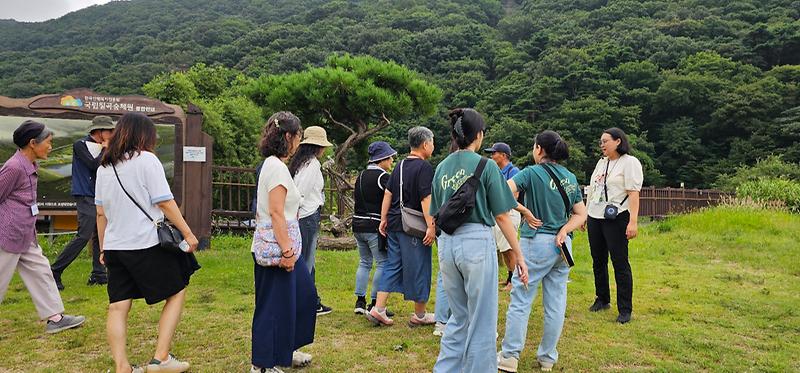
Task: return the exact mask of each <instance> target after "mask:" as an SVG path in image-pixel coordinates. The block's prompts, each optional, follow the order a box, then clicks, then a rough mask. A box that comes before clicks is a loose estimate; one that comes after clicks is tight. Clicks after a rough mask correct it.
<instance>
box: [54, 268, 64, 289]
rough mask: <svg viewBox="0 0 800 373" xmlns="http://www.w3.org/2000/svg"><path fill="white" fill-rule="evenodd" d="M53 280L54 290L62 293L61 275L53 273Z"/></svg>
mask: <svg viewBox="0 0 800 373" xmlns="http://www.w3.org/2000/svg"><path fill="white" fill-rule="evenodd" d="M53 279H54V280H56V289H58V291H64V284H63V283H61V274H60V273H55V272H53Z"/></svg>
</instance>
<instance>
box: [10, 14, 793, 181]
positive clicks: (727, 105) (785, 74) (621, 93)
mask: <svg viewBox="0 0 800 373" xmlns="http://www.w3.org/2000/svg"><path fill="white" fill-rule="evenodd" d="M0 18H2V13H1V12H0ZM337 52H338V53H341V52H349V53H351V54H356V55H358V54H368V55H372V56H374V57H377V58H379V59H384V60H394V61H396V62H398V63H401V64H404V65H406V66H408V67H409V68H411V69H413V70H416V71H417V72H419V73H420V74H422V75H423V77H424V78H425V79H427V80H429V81H430V82H432V83H434V84H436V85H438V86H439V87H440V88H442V90H443V91H444V100H443V102H442V104H441V110H440V111H443V110H444V109H446V108H451V107H456V106H474V107H476V108H478V110H481V111H482V112H484V113H486V114H487V116H488V117H489V119H490V125H491V128H490V130H489V136H488V139H487V140H488V141H495V140H498V141H499V140H503V141H506V142H509V143H510V144H511V145H512V147H514V148H515V149H516V150H517V151H516V154H515V156H516V157H517V158H518V161H519V162H522V161H523V160H524V158H525V155H524V154H523V151H522V150H527V149H528V148H529V147H530V146H531V142H532V136H533V134H535V133H536V132H537V131H539V130H541V129H544V128H551V129H555V130H558V131H560V132H561V133H562V134H563V135H565V137H567V138H568V139H569V140H570V143H571V145H572V151H573V152H572V155H573V157H572V159H571V160H570V162H571V164H570V166H571V168H572V169H574V170H576V171H583V172H576V173H577V174H578V176H579V178H581V179H583V181H585V179H586V176H587V175H586V173H587V172H590V171H591V169H592V168H593V165H594V163H595V161H596V158H597V156H598V151H597V146H596V141H597V139H598V138H599V135H600V132H601V131H602V130H603V129H605V128H607V127H611V126H619V127H621V128H623V129H625V130H626V131H627V132H629V133H630V134H632V135H633V137H634V143H635V145H636V147H637V149H638V151H639V152H638V153H637V155H639V156H640V157H641V158H642V159H643V161H644V163H645V166H646V175H647V178H646V182H647V183H648V184H657V185H679V184H680V183H682V182H683V183H685V185H686V186H700V187H705V186H710V185H712V184H713V182H714V181H715V180H716V178H717V176H718V175H719V174H721V173H730V172H732V171H733V168H734V167H735V166H736V165H739V164H742V163H754V162H755V160H756V159H758V158H761V157H764V156H766V155H768V154H781V155H782V156H783V158H784V159H785V160H787V161H791V162H798V161H800V142H798V140H800V109H798V107H800V98H799V96H800V1H792V0H735V1H720V0H675V1H667V0H663V1H655V0H653V1H634V0H619V1H614V0H607V1H604V0H571V1H570V0H566V1H565V0H527V1H521V0H517V1H514V0H504V1H490V0H469V1H467V0H463V1H433V0H430V1H422V0H399V1H355V0H351V1H342V0H340V1H319V0H313V1H312V0H293V1H278V0H273V1H263V0H220V1H215V2H208V1H201V0H133V1H125V2H113V3H110V4H107V5H104V6H94V7H91V8H88V9H84V10H82V11H79V12H75V13H71V14H68V15H66V16H64V17H62V18H60V19H57V20H53V21H48V22H44V23H35V24H26V23H17V22H13V21H0V94H3V95H11V96H16V97H22V96H31V95H35V94H40V93H49V92H57V91H61V90H64V89H69V88H75V87H91V88H94V89H95V90H98V91H101V92H107V93H112V94H122V93H137V92H141V87H142V85H143V84H145V83H146V82H148V81H150V80H151V79H152V78H153V77H155V76H156V75H157V74H158V73H161V72H165V71H173V70H185V69H188V68H189V67H190V66H192V65H194V64H196V63H199V62H202V63H205V64H207V65H212V66H213V65H216V64H219V65H222V66H225V67H227V68H231V69H234V70H239V71H242V72H243V73H244V74H245V75H246V76H247V77H251V78H253V77H258V76H261V75H264V74H276V73H285V72H290V71H296V70H300V69H303V68H304V67H306V66H307V65H309V64H310V65H315V66H317V65H321V64H322V63H323V62H324V60H325V58H326V57H327V56H328V55H329V54H331V53H337ZM424 123H428V124H431V125H433V124H434V123H435V124H438V125H439V126H438V128H437V131H436V132H437V134H438V137H439V140H441V141H437V145H439V149H446V139H445V137H446V134H447V132H446V129H444V128H443V123H444V120H443V119H441V118H439V117H435V118H434V119H428V120H425V121H424ZM407 125H408V123H398V124H396V125H394V126H393V127H390V128H388V129H387V130H386V133H385V134H384V136H386V137H388V138H394V139H398V138H402V136H399V135H400V134H401V133H402V132H403V129H404V127H405V126H407ZM396 141H397V142H396V144H397V145H401V143H400V141H399V140H396Z"/></svg>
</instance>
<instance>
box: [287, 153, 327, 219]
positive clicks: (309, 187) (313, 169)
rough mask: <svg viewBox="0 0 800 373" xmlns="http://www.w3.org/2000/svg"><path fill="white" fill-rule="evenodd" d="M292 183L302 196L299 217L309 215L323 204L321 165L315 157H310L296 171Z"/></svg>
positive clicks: (323, 185) (323, 192) (323, 182)
mask: <svg viewBox="0 0 800 373" xmlns="http://www.w3.org/2000/svg"><path fill="white" fill-rule="evenodd" d="M294 183H295V185H297V189H298V190H299V191H300V196H302V197H303V200H302V202H300V218H305V217H306V216H310V215H311V214H313V213H315V212H317V209H319V208H320V206H322V205H324V204H325V191H324V188H325V179H324V178H323V177H322V165H320V164H319V160H317V158H316V157H314V158H311V160H310V161H308V163H307V164H306V165H305V167H303V168H301V169H300V170H299V171H297V175H294Z"/></svg>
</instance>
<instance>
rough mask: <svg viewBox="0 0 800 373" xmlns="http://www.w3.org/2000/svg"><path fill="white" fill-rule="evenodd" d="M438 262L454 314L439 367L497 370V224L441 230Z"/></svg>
mask: <svg viewBox="0 0 800 373" xmlns="http://www.w3.org/2000/svg"><path fill="white" fill-rule="evenodd" d="M438 243H439V268H440V270H441V273H442V284H443V285H444V289H445V292H446V293H447V298H448V300H449V301H450V311H451V312H452V315H451V316H450V319H449V320H448V322H447V327H445V330H444V335H443V336H442V340H441V344H440V349H439V358H438V359H437V360H436V365H434V367H433V372H434V373H451V372H464V373H486V372H496V371H497V354H496V352H497V348H496V347H495V334H496V333H497V255H496V254H495V250H496V249H495V243H494V238H493V237H492V230H491V228H490V227H487V226H485V225H483V224H474V223H467V224H464V225H462V226H461V227H459V228H458V229H457V230H456V231H455V232H454V233H453V235H449V234H447V233H442V235H441V236H439V240H438Z"/></svg>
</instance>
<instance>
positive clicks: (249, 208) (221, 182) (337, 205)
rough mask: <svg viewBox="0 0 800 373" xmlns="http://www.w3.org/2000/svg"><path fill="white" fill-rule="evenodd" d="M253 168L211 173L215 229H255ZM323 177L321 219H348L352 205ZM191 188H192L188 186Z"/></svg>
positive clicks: (223, 168)
mask: <svg viewBox="0 0 800 373" xmlns="http://www.w3.org/2000/svg"><path fill="white" fill-rule="evenodd" d="M255 171H256V170H255V169H254V168H244V167H228V166H214V167H213V169H212V174H213V180H212V183H211V185H212V187H211V189H212V193H211V196H212V199H213V201H212V203H211V206H212V208H211V215H212V216H211V219H212V224H213V226H214V227H215V228H217V229H221V230H228V229H233V230H236V229H249V228H252V227H253V226H254V221H253V219H254V218H255V214H254V212H255V199H256V174H255ZM323 174H324V175H325V188H324V191H325V204H324V205H323V207H322V215H323V216H326V217H327V216H330V215H331V214H334V215H337V216H349V215H351V214H352V211H351V210H352V207H351V206H350V205H352V203H348V201H347V198H344V197H345V196H342V195H339V192H338V191H337V189H336V187H335V185H334V182H333V178H332V177H331V176H330V175H328V174H327V172H324V173H323ZM189 187H191V186H189Z"/></svg>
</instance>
